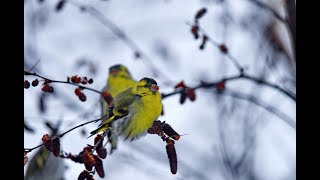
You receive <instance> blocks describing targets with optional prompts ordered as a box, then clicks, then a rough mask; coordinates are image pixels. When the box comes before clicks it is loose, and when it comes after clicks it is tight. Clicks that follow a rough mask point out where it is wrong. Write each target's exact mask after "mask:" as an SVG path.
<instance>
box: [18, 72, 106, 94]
mask: <svg viewBox="0 0 320 180" xmlns="http://www.w3.org/2000/svg"><path fill="white" fill-rule="evenodd" d="M24 75H26V76H35V77H39V78H41V79H43V80H48V81H49V82H50V83H62V84H70V85H73V86H77V87H80V88H81V89H87V90H90V91H93V92H95V93H98V94H102V92H100V91H98V90H95V89H92V88H88V87H86V86H82V85H79V84H76V83H72V82H68V81H59V80H52V79H49V78H46V77H44V76H41V75H38V74H37V73H31V72H28V71H24Z"/></svg>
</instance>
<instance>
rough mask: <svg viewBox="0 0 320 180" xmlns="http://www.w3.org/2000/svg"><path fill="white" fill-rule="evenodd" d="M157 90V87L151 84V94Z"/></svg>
mask: <svg viewBox="0 0 320 180" xmlns="http://www.w3.org/2000/svg"><path fill="white" fill-rule="evenodd" d="M158 90H159V86H157V85H154V84H152V85H151V91H152V92H157V91H158Z"/></svg>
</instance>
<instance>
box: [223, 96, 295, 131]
mask: <svg viewBox="0 0 320 180" xmlns="http://www.w3.org/2000/svg"><path fill="white" fill-rule="evenodd" d="M217 93H220V92H217ZM221 94H222V95H229V96H231V97H234V98H238V99H242V100H246V101H248V102H251V103H253V104H255V105H257V106H260V107H262V108H264V109H265V110H267V111H269V112H270V113H272V114H274V115H276V116H278V117H279V118H280V119H282V120H283V121H284V122H285V123H287V124H288V125H289V126H291V127H292V128H294V129H296V123H295V122H294V120H293V119H291V118H290V117H289V116H287V115H286V114H284V113H282V112H281V111H279V110H278V109H276V108H274V107H272V106H270V105H268V104H267V103H266V102H264V101H262V100H261V99H259V98H257V97H255V96H252V95H247V94H243V93H239V92H235V91H232V90H225V91H223V92H222V93H221Z"/></svg>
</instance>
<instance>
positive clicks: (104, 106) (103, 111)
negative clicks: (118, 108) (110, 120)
mask: <svg viewBox="0 0 320 180" xmlns="http://www.w3.org/2000/svg"><path fill="white" fill-rule="evenodd" d="M108 89H109V87H108V85H106V86H104V88H103V89H102V92H105V91H108ZM100 105H101V117H102V116H104V115H106V111H107V110H108V109H109V105H108V103H107V102H106V101H105V100H104V98H103V97H102V96H100Z"/></svg>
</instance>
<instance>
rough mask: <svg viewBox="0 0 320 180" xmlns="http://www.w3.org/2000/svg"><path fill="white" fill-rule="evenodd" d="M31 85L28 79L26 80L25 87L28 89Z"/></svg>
mask: <svg viewBox="0 0 320 180" xmlns="http://www.w3.org/2000/svg"><path fill="white" fill-rule="evenodd" d="M29 87H30V83H29V81H27V80H24V88H26V89H28V88H29Z"/></svg>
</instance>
